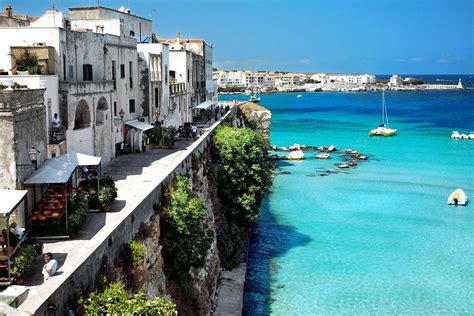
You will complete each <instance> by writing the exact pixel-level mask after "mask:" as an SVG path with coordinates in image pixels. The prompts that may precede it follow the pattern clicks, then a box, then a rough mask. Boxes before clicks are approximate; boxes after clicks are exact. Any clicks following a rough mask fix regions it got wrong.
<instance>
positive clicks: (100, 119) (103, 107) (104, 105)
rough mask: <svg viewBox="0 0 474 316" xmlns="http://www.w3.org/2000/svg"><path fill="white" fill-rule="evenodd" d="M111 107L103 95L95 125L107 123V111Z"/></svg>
mask: <svg viewBox="0 0 474 316" xmlns="http://www.w3.org/2000/svg"><path fill="white" fill-rule="evenodd" d="M108 109H109V107H108V105H107V99H106V98H105V97H102V98H100V99H99V103H98V104H97V111H96V115H95V125H103V124H104V123H105V116H106V111H107V110H108Z"/></svg>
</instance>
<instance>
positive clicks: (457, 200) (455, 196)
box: [448, 188, 467, 205]
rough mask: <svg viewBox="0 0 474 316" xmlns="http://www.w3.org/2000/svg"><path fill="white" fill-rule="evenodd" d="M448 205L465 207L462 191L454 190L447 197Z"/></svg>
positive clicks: (465, 200)
mask: <svg viewBox="0 0 474 316" xmlns="http://www.w3.org/2000/svg"><path fill="white" fill-rule="evenodd" d="M448 204H449V205H466V204H467V195H466V193H464V191H463V190H462V189H459V188H458V189H456V190H454V191H453V192H452V193H451V194H450V195H449V197H448Z"/></svg>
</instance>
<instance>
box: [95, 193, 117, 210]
mask: <svg viewBox="0 0 474 316" xmlns="http://www.w3.org/2000/svg"><path fill="white" fill-rule="evenodd" d="M116 198H117V188H115V187H103V188H101V189H100V191H99V203H100V208H101V209H102V211H104V212H108V211H110V208H111V207H112V203H114V201H115V199H116Z"/></svg>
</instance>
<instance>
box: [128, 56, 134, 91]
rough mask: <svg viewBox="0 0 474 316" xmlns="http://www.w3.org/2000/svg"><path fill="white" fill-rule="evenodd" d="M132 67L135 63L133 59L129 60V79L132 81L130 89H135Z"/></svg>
mask: <svg viewBox="0 0 474 316" xmlns="http://www.w3.org/2000/svg"><path fill="white" fill-rule="evenodd" d="M132 67H133V64H132V62H131V61H129V62H128V80H129V82H130V89H133V79H132V77H133V72H132Z"/></svg>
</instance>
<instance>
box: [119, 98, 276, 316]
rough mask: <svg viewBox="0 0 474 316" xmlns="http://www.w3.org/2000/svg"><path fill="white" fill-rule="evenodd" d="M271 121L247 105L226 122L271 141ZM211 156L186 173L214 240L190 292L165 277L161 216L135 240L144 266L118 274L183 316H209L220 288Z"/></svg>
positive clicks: (198, 156)
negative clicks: (168, 300) (143, 254)
mask: <svg viewBox="0 0 474 316" xmlns="http://www.w3.org/2000/svg"><path fill="white" fill-rule="evenodd" d="M270 118H271V114H270V112H269V111H268V110H266V109H265V108H263V107H260V106H256V107H255V106H253V105H248V104H246V105H244V107H242V108H241V109H239V110H237V111H236V112H235V115H232V116H230V117H229V118H228V119H227V122H228V123H230V124H231V125H232V126H234V127H251V128H254V129H257V131H258V132H260V133H261V134H262V135H263V137H264V138H265V139H266V140H267V141H268V140H269V129H270ZM211 156H212V146H211V145H208V146H207V147H206V148H205V149H204V150H202V151H200V152H195V153H193V155H192V160H191V168H190V169H189V170H188V172H187V176H188V177H190V179H191V181H192V187H193V192H194V193H195V194H196V195H197V196H198V197H199V198H201V199H203V200H204V201H205V206H206V210H207V213H206V216H205V225H207V227H210V228H211V229H212V231H213V240H212V243H211V246H210V248H209V250H208V251H207V254H206V257H205V263H204V264H203V266H202V267H199V268H191V269H190V275H191V282H190V286H189V288H188V289H186V290H184V291H183V289H180V288H179V287H178V286H177V285H176V284H174V282H173V281H172V280H168V279H167V277H166V273H165V271H166V267H165V262H164V260H163V257H162V255H161V250H162V246H161V245H160V233H161V232H160V219H159V212H157V214H156V216H153V217H152V218H151V219H150V222H148V223H146V224H143V225H142V228H141V229H140V232H139V233H138V234H137V235H136V236H135V240H137V241H140V242H141V243H142V244H143V245H144V247H145V251H146V257H145V259H144V262H143V264H142V265H140V266H139V267H137V268H134V269H132V271H127V269H124V268H122V269H121V272H120V273H119V274H121V276H119V277H118V278H117V277H116V278H115V279H122V281H124V279H125V283H126V284H128V287H129V288H131V289H132V290H133V291H134V292H140V291H141V292H144V293H146V294H147V296H148V297H149V298H154V297H156V296H160V297H164V298H171V299H172V300H173V301H174V302H175V303H176V304H177V306H178V310H179V312H180V314H183V315H191V314H200V315H206V314H207V315H208V314H210V313H211V310H212V306H213V303H214V301H215V297H216V290H217V286H218V279H219V274H220V260H219V252H218V247H217V235H218V234H217V230H218V227H219V225H220V223H219V221H220V219H219V210H220V205H219V200H218V198H217V190H216V185H215V183H214V179H213V177H212V174H211V170H212V165H211V164H212V163H211ZM157 202H158V203H159V202H160V201H157ZM122 266H123V265H122Z"/></svg>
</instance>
